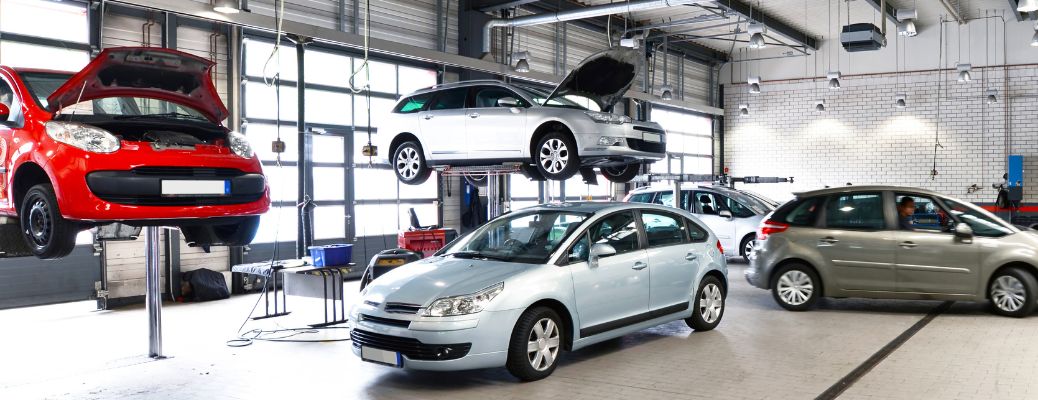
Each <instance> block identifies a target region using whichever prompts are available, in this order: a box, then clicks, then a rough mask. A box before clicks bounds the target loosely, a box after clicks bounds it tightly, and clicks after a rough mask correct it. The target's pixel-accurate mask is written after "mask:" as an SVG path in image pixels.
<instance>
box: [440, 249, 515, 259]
mask: <svg viewBox="0 0 1038 400" xmlns="http://www.w3.org/2000/svg"><path fill="white" fill-rule="evenodd" d="M445 255H447V256H454V257H457V258H482V259H486V260H495V261H506V262H507V261H509V259H507V258H505V257H501V256H494V255H490V254H485V253H480V252H478V251H472V250H462V251H455V252H453V253H448V254H445Z"/></svg>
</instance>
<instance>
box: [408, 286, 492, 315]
mask: <svg viewBox="0 0 1038 400" xmlns="http://www.w3.org/2000/svg"><path fill="white" fill-rule="evenodd" d="M504 289H505V283H504V282H501V283H498V284H496V285H493V286H490V287H488V288H486V289H483V290H480V291H478V292H476V293H473V294H469V295H464V296H452V297H443V298H439V299H436V301H434V302H432V304H430V305H429V307H426V308H425V310H424V311H422V316H423V317H451V316H455V315H465V314H475V313H478V312H480V311H483V308H484V307H486V306H487V304H489V303H490V300H493V299H494V297H497V295H498V294H500V293H501V291H502V290H504Z"/></svg>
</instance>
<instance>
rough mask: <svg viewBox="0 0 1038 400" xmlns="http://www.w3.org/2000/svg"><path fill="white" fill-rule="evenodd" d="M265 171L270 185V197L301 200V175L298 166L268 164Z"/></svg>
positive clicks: (279, 199)
mask: <svg viewBox="0 0 1038 400" xmlns="http://www.w3.org/2000/svg"><path fill="white" fill-rule="evenodd" d="M263 173H264V174H265V175H266V176H267V184H268V185H270V198H271V200H273V201H289V202H293V203H294V202H296V201H297V200H299V185H297V184H296V182H299V175H298V173H297V172H296V167H286V166H281V167H277V166H266V167H264V168H263Z"/></svg>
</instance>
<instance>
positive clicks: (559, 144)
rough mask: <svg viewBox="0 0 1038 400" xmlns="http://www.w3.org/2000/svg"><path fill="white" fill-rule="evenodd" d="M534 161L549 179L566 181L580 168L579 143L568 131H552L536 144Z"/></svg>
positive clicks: (539, 170)
mask: <svg viewBox="0 0 1038 400" xmlns="http://www.w3.org/2000/svg"><path fill="white" fill-rule="evenodd" d="M533 163H534V164H535V165H536V166H537V171H538V172H540V173H541V175H544V177H545V178H547V179H551V180H553V181H564V180H566V179H569V178H572V177H573V175H576V174H577V171H578V170H579V169H580V157H579V156H578V155H577V143H576V142H575V141H573V137H572V136H570V135H569V134H568V133H565V132H562V131H554V132H550V133H548V134H547V135H544V136H543V137H541V138H540V140H538V141H537V143H536V144H535V146H534V154H533Z"/></svg>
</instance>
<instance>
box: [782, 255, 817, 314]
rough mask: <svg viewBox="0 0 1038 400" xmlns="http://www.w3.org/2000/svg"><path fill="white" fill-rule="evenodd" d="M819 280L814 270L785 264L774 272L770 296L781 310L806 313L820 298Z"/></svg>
mask: <svg viewBox="0 0 1038 400" xmlns="http://www.w3.org/2000/svg"><path fill="white" fill-rule="evenodd" d="M821 289H822V285H821V280H820V279H818V274H816V273H815V271H814V269H811V267H808V266H806V265H803V264H800V263H791V264H786V265H785V266H784V267H782V268H780V269H779V270H778V271H776V272H775V278H774V279H773V280H772V282H771V294H772V297H774V298H775V301H776V302H778V304H779V305H780V306H782V308H785V309H787V310H790V311H806V310H808V309H810V308H811V307H813V306H814V304H815V302H817V301H818V297H819V296H821Z"/></svg>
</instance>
